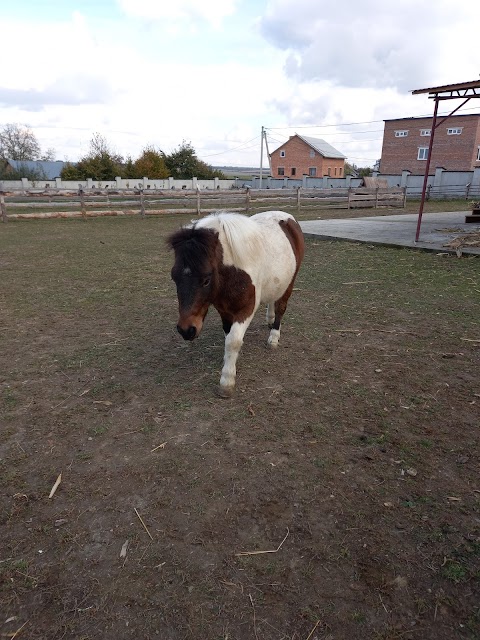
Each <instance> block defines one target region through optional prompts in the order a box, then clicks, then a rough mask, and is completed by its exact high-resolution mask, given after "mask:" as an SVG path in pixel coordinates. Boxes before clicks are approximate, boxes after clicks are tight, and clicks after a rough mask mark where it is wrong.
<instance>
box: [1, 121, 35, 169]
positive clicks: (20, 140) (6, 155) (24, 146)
mask: <svg viewBox="0 0 480 640" xmlns="http://www.w3.org/2000/svg"><path fill="white" fill-rule="evenodd" d="M40 154H41V151H40V145H39V143H38V140H37V138H36V137H35V134H34V133H33V131H32V130H31V129H29V128H28V127H22V126H20V125H18V124H5V125H3V127H2V128H1V129H0V158H1V159H2V160H7V159H10V160H38V159H39V158H40Z"/></svg>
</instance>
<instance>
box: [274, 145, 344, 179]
mask: <svg viewBox="0 0 480 640" xmlns="http://www.w3.org/2000/svg"><path fill="white" fill-rule="evenodd" d="M281 151H285V157H284V158H282V157H280V152H281ZM312 151H314V150H313V149H312V147H310V146H309V145H308V144H306V143H305V142H304V141H303V140H301V139H300V138H298V137H297V136H292V137H291V138H290V140H288V142H286V143H285V144H284V145H282V146H281V147H279V148H278V149H276V150H275V151H274V152H273V153H272V154H271V155H270V159H271V163H272V176H273V177H274V178H277V177H285V178H292V177H293V178H299V179H301V178H302V176H303V175H304V174H307V175H310V167H315V168H316V170H317V177H322V176H328V175H330V176H331V177H332V178H343V177H344V176H343V171H344V165H345V160H344V159H343V158H324V157H323V156H322V155H320V154H319V153H318V151H314V153H315V157H313V158H311V157H310V152H312ZM279 167H283V169H284V174H283V176H282V175H281V174H279V173H278V169H279ZM292 168H294V169H295V174H292Z"/></svg>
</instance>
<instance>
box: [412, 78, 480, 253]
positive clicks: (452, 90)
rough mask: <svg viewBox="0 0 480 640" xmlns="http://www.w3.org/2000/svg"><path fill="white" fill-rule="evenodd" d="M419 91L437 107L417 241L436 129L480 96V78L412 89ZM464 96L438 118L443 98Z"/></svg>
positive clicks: (434, 114)
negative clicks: (457, 103) (425, 94)
mask: <svg viewBox="0 0 480 640" xmlns="http://www.w3.org/2000/svg"><path fill="white" fill-rule="evenodd" d="M419 93H428V94H430V95H429V98H431V99H432V100H434V102H435V107H434V109H433V120H432V132H431V135H430V144H429V145H428V156H427V164H426V166H425V176H424V179H423V188H422V199H421V201H420V209H419V211H418V222H417V232H416V234H415V242H418V238H419V236H420V227H421V225H422V215H423V207H424V205H425V194H426V193H427V183H428V172H429V170H430V160H431V157H432V149H433V140H434V138H435V130H436V129H437V127H439V126H440V125H441V124H442V123H443V122H445V120H447V119H448V118H450V116H453V114H454V113H456V112H457V111H458V110H459V109H461V108H462V107H463V106H464V105H465V104H466V103H467V102H468V101H469V100H471V99H472V98H480V80H473V81H471V82H459V83H457V84H447V85H444V86H442V87H429V88H427V89H415V91H412V95H417V94H419ZM462 98H463V102H462V103H461V104H460V105H459V106H458V107H456V108H455V109H453V111H451V112H450V113H449V114H448V115H447V116H444V117H443V118H442V119H441V120H438V122H437V117H438V105H439V103H440V101H442V100H459V99H460V100H461V99H462Z"/></svg>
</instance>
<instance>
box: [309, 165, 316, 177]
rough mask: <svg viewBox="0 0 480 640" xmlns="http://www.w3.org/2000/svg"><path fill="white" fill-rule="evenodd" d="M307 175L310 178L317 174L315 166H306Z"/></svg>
mask: <svg viewBox="0 0 480 640" xmlns="http://www.w3.org/2000/svg"><path fill="white" fill-rule="evenodd" d="M308 175H309V176H310V177H312V178H314V177H315V176H316V175H317V167H309V168H308Z"/></svg>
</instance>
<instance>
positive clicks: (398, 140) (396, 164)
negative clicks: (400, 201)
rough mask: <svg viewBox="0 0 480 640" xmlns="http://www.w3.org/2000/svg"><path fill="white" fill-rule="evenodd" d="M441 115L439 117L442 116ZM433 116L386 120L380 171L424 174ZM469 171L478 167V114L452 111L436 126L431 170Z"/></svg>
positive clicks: (479, 126)
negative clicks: (452, 112) (461, 113)
mask: <svg viewBox="0 0 480 640" xmlns="http://www.w3.org/2000/svg"><path fill="white" fill-rule="evenodd" d="M441 119H442V116H439V117H438V120H437V122H438V121H439V120H441ZM431 128H432V118H401V119H397V120H385V130H384V133H383V146H382V158H381V160H380V173H384V174H400V173H401V172H402V171H404V170H408V171H410V172H411V173H412V174H417V175H418V174H420V175H424V174H425V166H426V164H425V163H426V160H427V157H428V146H429V143H430V136H431ZM436 167H443V168H444V169H446V170H447V171H472V170H473V169H475V167H480V114H475V115H473V114H472V115H456V114H454V115H453V116H451V117H450V118H448V119H447V120H445V121H444V122H442V123H441V124H440V125H439V126H437V128H436V130H435V138H434V141H433V150H432V158H431V161H430V173H431V174H434V173H435V168H436Z"/></svg>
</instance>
